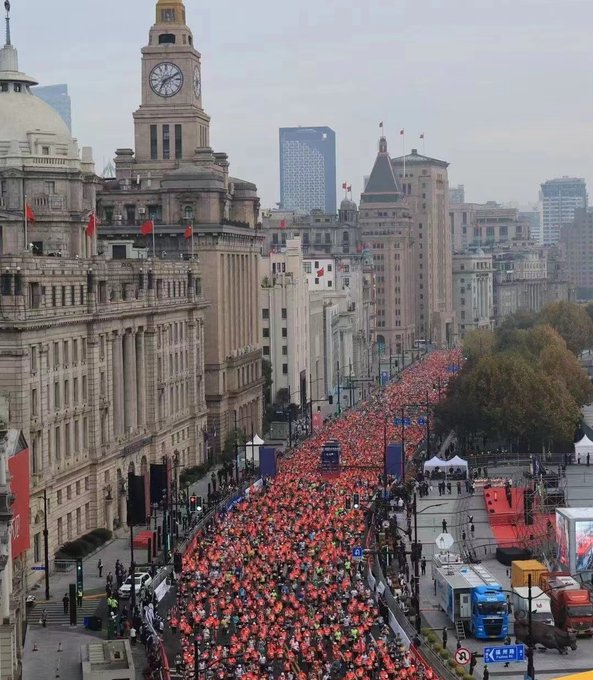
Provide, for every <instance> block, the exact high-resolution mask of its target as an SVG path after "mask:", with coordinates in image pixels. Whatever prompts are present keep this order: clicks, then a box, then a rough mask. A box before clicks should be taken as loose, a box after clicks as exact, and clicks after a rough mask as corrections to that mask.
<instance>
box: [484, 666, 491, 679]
mask: <svg viewBox="0 0 593 680" xmlns="http://www.w3.org/2000/svg"><path fill="white" fill-rule="evenodd" d="M482 680H490V671H489V670H488V666H484V673H483V674H482Z"/></svg>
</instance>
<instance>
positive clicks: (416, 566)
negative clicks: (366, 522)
mask: <svg viewBox="0 0 593 680" xmlns="http://www.w3.org/2000/svg"><path fill="white" fill-rule="evenodd" d="M413 512H414V545H413V547H412V551H413V555H414V557H413V559H414V599H415V605H416V617H415V618H416V632H417V633H418V634H420V628H421V626H420V572H419V566H420V565H419V559H418V558H419V555H418V498H417V496H416V491H414V505H413Z"/></svg>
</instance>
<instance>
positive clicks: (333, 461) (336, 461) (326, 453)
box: [321, 441, 341, 471]
mask: <svg viewBox="0 0 593 680" xmlns="http://www.w3.org/2000/svg"><path fill="white" fill-rule="evenodd" d="M340 454H341V448H340V444H339V443H338V442H336V441H327V442H325V444H324V445H323V447H322V448H321V469H322V470H326V471H337V470H339V469H340Z"/></svg>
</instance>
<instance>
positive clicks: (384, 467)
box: [382, 415, 387, 519]
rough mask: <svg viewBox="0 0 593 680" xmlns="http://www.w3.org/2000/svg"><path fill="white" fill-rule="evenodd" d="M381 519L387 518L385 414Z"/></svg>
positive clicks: (385, 418)
mask: <svg viewBox="0 0 593 680" xmlns="http://www.w3.org/2000/svg"><path fill="white" fill-rule="evenodd" d="M382 501H383V502H382V507H383V513H382V516H383V519H387V415H386V416H385V417H384V418H383V499H382Z"/></svg>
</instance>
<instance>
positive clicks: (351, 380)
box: [350, 362, 354, 408]
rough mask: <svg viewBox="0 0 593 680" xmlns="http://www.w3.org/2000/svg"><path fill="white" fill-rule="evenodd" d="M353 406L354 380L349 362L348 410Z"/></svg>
mask: <svg viewBox="0 0 593 680" xmlns="http://www.w3.org/2000/svg"><path fill="white" fill-rule="evenodd" d="M353 406H354V380H353V378H352V362H350V408H352V407H353Z"/></svg>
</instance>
